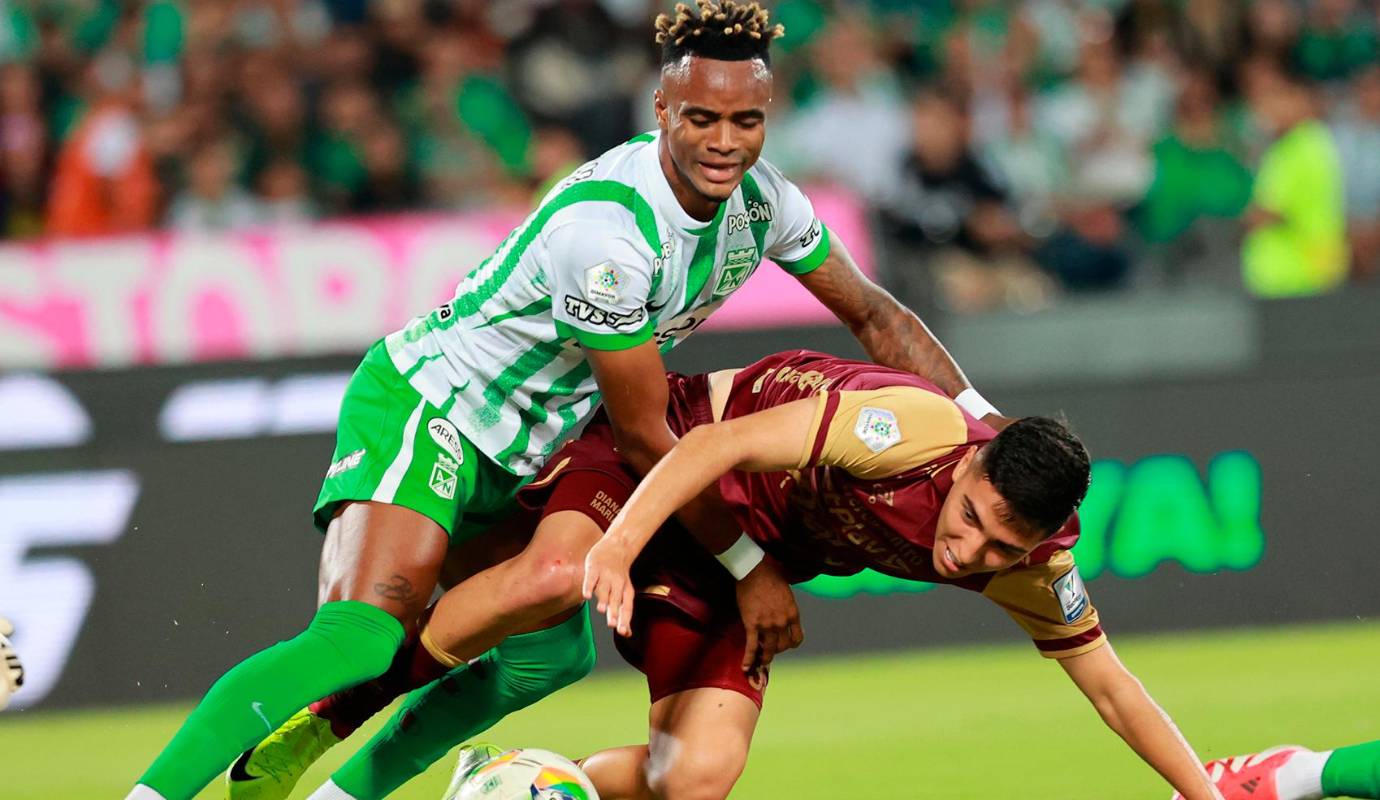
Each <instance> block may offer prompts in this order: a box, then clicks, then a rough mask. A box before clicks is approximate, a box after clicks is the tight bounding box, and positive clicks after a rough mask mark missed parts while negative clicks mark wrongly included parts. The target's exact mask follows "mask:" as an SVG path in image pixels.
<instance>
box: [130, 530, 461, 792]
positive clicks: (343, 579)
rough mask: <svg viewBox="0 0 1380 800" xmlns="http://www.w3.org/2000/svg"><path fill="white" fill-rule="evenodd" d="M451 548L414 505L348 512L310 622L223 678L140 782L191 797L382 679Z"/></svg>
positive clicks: (329, 553) (326, 559)
mask: <svg viewBox="0 0 1380 800" xmlns="http://www.w3.org/2000/svg"><path fill="white" fill-rule="evenodd" d="M446 542H447V537H446V532H445V530H443V529H442V528H441V527H440V526H439V525H437V524H436V523H435V522H433V521H432V520H431V519H429V518H427V517H425V516H423V515H422V514H419V513H417V512H415V511H411V510H409V509H407V508H403V507H401V506H394V505H388V504H380V503H351V504H348V505H346V506H344V507H343V508H342V510H341V511H340V512H339V513H338V514H337V515H336V517H335V518H334V519H333V520H332V521H331V523H330V526H329V528H328V531H327V534H326V545H325V548H324V550H323V552H322V561H321V573H320V574H321V582H320V587H321V591H320V596H321V600H322V605H321V607H320V608H319V609H318V610H317V613H316V616H315V617H314V618H313V619H312V621H311V623H310V624H309V625H308V626H307V628H306V629H305V630H304V631H303V632H302V633H300V634H298V635H297V636H296V637H294V638H292V639H289V640H287V641H284V642H279V643H278V644H276V645H273V646H272V647H269V648H268V649H266V650H263V651H260V652H259V653H257V654H255V655H253V656H250V657H249V658H248V659H246V660H244V661H242V662H240V664H239V665H237V666H235V667H234V668H232V669H231V670H230V671H229V672H227V673H225V675H223V676H222V677H221V678H220V680H218V681H216V683H215V684H214V685H213V686H212V687H211V689H210V691H208V692H207V693H206V696H205V698H203V699H202V701H201V703H200V704H199V705H198V706H197V707H196V709H195V710H194V711H192V713H191V715H190V716H189V717H188V718H187V721H186V722H185V723H183V725H182V727H181V729H179V730H178V732H177V734H176V735H174V737H173V739H172V741H171V742H169V743H168V745H167V747H165V748H164V749H163V752H162V753H160V754H159V756H158V758H157V759H156V760H155V761H154V762H153V764H152V766H150V767H149V769H148V771H147V772H145V773H144V775H143V777H141V778H140V779H139V783H140V784H141V785H143V786H146V787H150V788H152V789H154V790H156V791H157V792H158V793H159V794H161V795H162V796H163V797H165V798H169V800H176V799H177V798H190V797H192V796H193V795H195V794H196V793H197V792H198V791H200V789H201V788H202V787H204V786H205V785H206V784H207V783H209V782H210V781H211V780H212V779H213V778H214V777H215V776H216V774H217V773H219V772H220V771H221V770H223V769H225V767H226V766H227V765H228V764H229V763H230V762H231V761H233V760H234V759H235V758H236V757H237V756H239V754H240V753H241V752H243V751H244V750H245V749H247V748H249V747H253V746H254V745H255V744H257V743H258V742H259V741H260V740H262V739H263V738H264V737H265V736H267V735H268V734H270V733H272V732H273V731H274V730H275V729H277V728H278V726H279V725H281V724H283V722H285V721H286V720H287V719H288V717H290V716H292V714H294V713H295V712H296V711H297V710H299V709H301V708H302V707H304V706H305V705H307V704H308V703H310V702H312V701H314V700H318V699H320V698H321V697H324V696H325V695H328V694H330V693H332V692H335V691H339V690H340V689H344V688H346V687H349V686H353V685H354V684H357V683H359V682H361V681H366V680H368V679H370V678H373V677H375V676H377V675H380V674H382V673H383V672H384V670H386V669H388V665H389V663H390V662H391V661H392V659H393V655H394V653H395V652H396V651H397V649H398V646H399V645H400V644H401V642H402V640H403V635H404V629H405V627H409V626H415V624H416V617H417V614H418V613H420V611H421V610H422V609H423V608H424V607H425V605H426V602H427V599H428V598H429V596H430V593H431V588H432V586H433V584H434V583H435V581H436V576H437V573H438V572H439V570H440V566H441V562H442V560H443V559H444V557H445V551H446Z"/></svg>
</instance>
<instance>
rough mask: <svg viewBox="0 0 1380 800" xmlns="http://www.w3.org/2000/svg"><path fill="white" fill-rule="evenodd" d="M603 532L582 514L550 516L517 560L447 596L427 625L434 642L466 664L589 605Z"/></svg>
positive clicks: (507, 562)
mask: <svg viewBox="0 0 1380 800" xmlns="http://www.w3.org/2000/svg"><path fill="white" fill-rule="evenodd" d="M602 534H603V530H602V529H601V528H600V526H599V525H597V524H595V522H594V521H593V520H592V519H591V518H590V517H588V516H586V515H585V514H583V513H580V512H578V511H557V512H555V513H551V514H548V515H547V516H546V517H544V518H543V519H542V520H541V522H540V523H539V524H538V525H537V529H536V531H535V532H534V533H533V534H532V540H531V541H530V542H529V543H528V544H527V546H526V547H525V548H523V551H522V552H521V553H519V554H518V555H517V556H516V557H514V558H510V559H508V560H507V561H504V562H502V563H500V564H497V565H495V566H493V567H490V568H488V569H486V570H484V571H482V572H480V573H478V574H477V575H474V576H473V577H471V578H469V579H468V580H465V581H463V582H462V583H460V585H458V586H456V587H454V588H452V589H451V590H450V591H448V592H446V594H445V595H444V596H443V597H442V598H441V599H440V600H439V601H438V602H437V603H436V610H435V611H434V612H433V613H432V615H431V619H430V621H429V622H428V623H427V627H426V634H427V638H428V640H429V641H430V642H431V643H432V644H434V645H435V646H436V647H438V648H440V649H441V650H443V651H445V652H446V653H448V654H450V655H451V656H452V657H453V658H454V659H455V660H456V661H457V662H464V661H468V660H469V659H471V658H476V657H477V656H479V654H481V653H483V652H485V651H486V650H488V649H490V648H492V647H494V646H496V645H497V644H498V643H499V642H501V641H503V639H504V637H506V636H508V635H510V634H512V633H516V632H518V631H521V630H531V629H532V628H533V627H535V626H536V625H538V624H539V623H541V622H542V621H543V620H545V619H548V618H550V617H552V616H555V615H557V614H560V613H562V612H565V611H569V610H570V609H572V608H575V607H577V606H579V605H581V604H583V602H584V598H583V597H582V596H581V595H580V582H581V578H582V576H583V574H584V563H585V555H586V554H587V553H588V552H589V549H590V548H591V547H593V546H594V543H595V542H597V541H599V537H600V536H601V535H602Z"/></svg>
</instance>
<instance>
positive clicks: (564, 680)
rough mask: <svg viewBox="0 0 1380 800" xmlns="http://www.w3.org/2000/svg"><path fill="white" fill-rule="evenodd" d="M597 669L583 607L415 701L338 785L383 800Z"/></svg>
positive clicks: (514, 640)
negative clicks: (521, 711)
mask: <svg viewBox="0 0 1380 800" xmlns="http://www.w3.org/2000/svg"><path fill="white" fill-rule="evenodd" d="M593 668H594V634H593V632H592V631H591V630H590V626H589V615H588V614H587V613H585V610H584V609H583V608H581V609H580V611H579V612H578V613H576V614H575V616H574V617H572V618H570V619H569V620H567V621H565V622H562V623H561V624H560V625H556V626H554V627H551V628H547V629H545V630H540V631H537V632H535V633H524V634H521V635H518V636H510V637H508V638H507V639H505V640H504V641H503V643H502V644H500V645H499V646H498V647H495V648H493V649H492V650H490V651H488V652H487V653H485V654H484V655H482V656H480V657H479V658H478V659H476V660H475V661H474V662H472V663H470V664H467V665H465V666H463V667H458V668H456V669H455V670H452V671H451V673H450V674H448V675H446V676H445V677H444V678H441V679H440V680H438V681H436V682H434V683H431V684H428V685H427V686H424V687H422V688H420V689H418V690H416V691H414V692H412V693H411V694H409V695H408V696H407V699H406V700H404V701H403V705H402V707H401V708H399V709H398V711H397V712H396V713H395V714H393V717H392V718H391V719H389V720H388V722H387V723H386V724H385V725H384V727H383V728H382V729H381V730H379V732H378V733H376V734H374V738H372V739H370V740H369V743H368V744H366V745H365V746H364V747H362V748H360V750H359V752H357V753H355V755H354V756H353V757H351V758H350V760H349V761H347V762H345V764H344V765H343V766H342V767H341V768H340V769H338V770H336V773H335V774H334V775H332V776H331V780H333V781H335V784H336V786H339V787H340V788H341V789H344V790H345V791H346V792H349V793H350V795H351V796H352V797H355V798H358V799H359V800H372V798H381V797H384V796H385V795H387V794H388V793H389V792H391V791H393V790H394V789H396V788H398V787H399V786H402V785H403V784H404V783H406V782H407V781H409V780H411V779H412V778H413V777H414V776H416V775H420V774H421V773H422V772H425V771H426V769H427V767H430V766H431V765H432V764H433V763H435V762H436V761H437V760H438V759H440V758H441V757H443V756H445V754H446V753H447V752H448V751H449V750H450V749H451V748H452V747H454V746H456V745H458V744H460V743H462V742H464V741H465V740H467V739H469V738H470V737H472V736H475V735H477V734H479V733H481V732H483V731H485V730H487V729H488V728H490V727H492V726H493V724H494V723H496V722H498V721H499V720H500V719H503V718H504V717H505V716H507V715H509V714H511V713H513V712H514V711H517V710H519V709H522V708H526V707H527V706H530V705H532V704H533V703H535V702H537V701H538V700H540V699H542V698H543V697H546V696H547V695H549V694H551V693H553V692H555V691H557V690H558V689H561V688H562V687H565V686H568V685H570V684H572V683H574V682H575V681H578V680H579V679H580V678H583V677H584V676H586V675H588V674H589V671H590V670H591V669H593Z"/></svg>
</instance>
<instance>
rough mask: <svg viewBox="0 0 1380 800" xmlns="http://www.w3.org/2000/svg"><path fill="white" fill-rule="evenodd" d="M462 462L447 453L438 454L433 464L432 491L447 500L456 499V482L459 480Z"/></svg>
mask: <svg viewBox="0 0 1380 800" xmlns="http://www.w3.org/2000/svg"><path fill="white" fill-rule="evenodd" d="M459 474H460V462H459V461H456V460H455V459H453V458H451V457H450V456H448V455H445V454H438V455H437V456H436V463H435V464H432V465H431V480H430V485H431V491H433V492H435V493H436V494H437V496H438V497H443V498H445V499H446V500H454V499H455V484H456V482H457V481H458V480H459V477H458V476H459Z"/></svg>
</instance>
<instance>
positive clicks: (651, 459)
mask: <svg viewBox="0 0 1380 800" xmlns="http://www.w3.org/2000/svg"><path fill="white" fill-rule="evenodd" d="M657 422H659V423H660V425H659V427H658V426H657V425H653V424H646V423H641V422H639V421H634V422H631V423H628V424H624V425H615V426H614V428H613V441H614V445H616V446H617V447H618V454H619V455H621V456H622V457H623V458H624V459H625V460H626V461H627V462H628V463H629V464H631V465H632V466H633V469H636V470H637V471H638V472H640V473H642V474H644V475H645V474H646V473H647V471H648V470H650V469H651V468H652V467H654V466H656V462H658V461H660V460H661V458H662V456H664V455H666V453H667V452H668V445H669V444H670V443H671V442H674V441H675V440H674V439H668V437H667V435H666V434H667V429H666V423H665V421H664V420H657Z"/></svg>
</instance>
